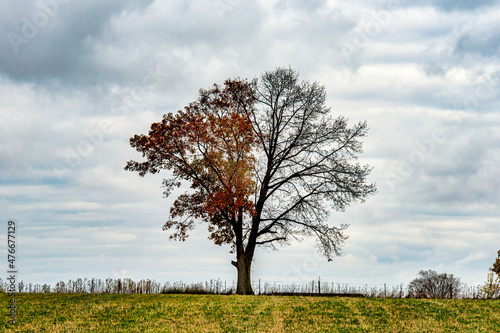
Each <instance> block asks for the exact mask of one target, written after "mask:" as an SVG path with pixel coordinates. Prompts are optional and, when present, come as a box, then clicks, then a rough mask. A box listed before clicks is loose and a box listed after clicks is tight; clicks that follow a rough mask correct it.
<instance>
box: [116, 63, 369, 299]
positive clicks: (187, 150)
mask: <svg viewBox="0 0 500 333" xmlns="http://www.w3.org/2000/svg"><path fill="white" fill-rule="evenodd" d="M325 102H326V89H325V87H323V86H321V85H320V84H318V83H316V82H314V83H310V82H307V81H303V82H300V81H299V80H298V74H297V72H296V71H294V70H292V69H286V68H278V69H276V70H274V71H270V72H266V73H264V74H263V75H262V76H261V77H260V78H258V79H254V80H253V81H250V82H249V81H247V80H243V79H228V80H226V81H225V83H224V86H223V87H221V86H219V85H217V84H215V85H214V86H213V87H212V88H211V89H208V90H203V89H202V90H200V94H199V98H198V99H197V100H196V101H195V102H192V103H191V104H189V105H188V106H186V107H185V108H184V109H183V110H180V111H178V112H177V113H176V114H175V115H174V114H172V113H169V114H167V115H164V116H163V120H162V121H161V122H158V123H154V124H152V125H151V130H150V131H149V134H148V135H144V134H141V135H135V136H134V137H132V138H131V140H130V144H131V146H132V147H134V148H135V149H137V150H138V151H139V152H141V153H142V154H143V157H145V159H146V160H145V161H143V162H136V161H129V162H128V163H127V166H126V167H125V169H126V170H130V171H137V172H139V174H140V175H141V176H144V175H145V174H146V173H157V172H159V171H161V170H162V169H165V170H170V171H171V177H169V178H167V179H165V180H164V182H163V185H164V187H165V194H166V195H169V194H170V193H171V191H172V190H173V189H174V188H175V187H179V186H180V185H181V181H187V182H189V183H190V184H191V189H192V190H191V191H190V192H186V193H184V194H182V195H180V196H178V197H177V199H176V200H175V202H174V203H173V205H172V207H171V209H170V218H169V220H168V221H167V222H166V223H165V225H164V227H163V228H164V229H173V230H174V232H173V234H172V235H171V238H173V239H179V240H185V239H186V237H187V236H188V232H189V230H191V229H192V228H193V226H194V223H195V221H196V220H198V221H203V222H206V223H208V230H209V233H210V236H209V238H210V239H212V240H213V241H214V243H215V244H219V245H221V244H230V245H232V248H233V250H234V251H235V252H236V259H237V260H236V261H233V262H232V263H233V265H234V266H236V267H237V269H238V284H237V292H238V293H241V294H251V293H253V291H252V287H251V284H250V266H251V262H252V259H253V256H254V252H255V248H256V247H257V246H271V247H274V246H275V245H276V244H288V243H289V242H290V241H291V240H293V239H301V238H303V237H307V236H314V237H316V239H317V243H318V247H319V250H320V251H321V252H322V253H323V254H324V255H325V256H326V257H327V258H328V259H329V260H331V258H332V257H333V256H334V255H340V254H341V247H342V245H343V244H344V242H345V240H346V238H347V237H348V236H347V235H346V234H345V230H346V228H347V224H342V225H340V226H331V225H330V224H329V223H328V222H329V221H328V215H329V212H330V211H331V210H332V209H336V210H344V209H345V208H346V207H347V206H348V205H350V204H351V203H353V202H358V201H360V202H362V201H364V199H365V198H366V197H367V196H369V195H371V194H373V193H375V192H376V187H375V184H368V183H367V179H366V178H367V176H368V175H369V174H370V171H371V168H370V167H369V166H367V165H364V166H362V165H360V164H359V163H358V162H357V161H356V159H357V155H358V154H360V153H361V152H362V143H361V141H360V139H361V138H363V137H365V136H366V134H367V131H368V127H367V124H366V122H359V123H357V124H355V125H354V126H352V127H349V126H348V123H347V119H346V118H345V117H343V116H338V117H336V118H334V117H333V116H332V115H331V110H330V108H328V107H326V106H325Z"/></svg>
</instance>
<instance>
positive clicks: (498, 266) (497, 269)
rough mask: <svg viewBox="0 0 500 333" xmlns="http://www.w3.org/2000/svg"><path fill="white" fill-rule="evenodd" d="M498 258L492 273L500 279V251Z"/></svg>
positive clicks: (491, 269)
mask: <svg viewBox="0 0 500 333" xmlns="http://www.w3.org/2000/svg"><path fill="white" fill-rule="evenodd" d="M497 254H498V256H497V258H496V259H495V262H494V263H493V267H491V268H490V271H492V272H493V273H495V274H496V275H498V276H499V277H500V250H498V252H497Z"/></svg>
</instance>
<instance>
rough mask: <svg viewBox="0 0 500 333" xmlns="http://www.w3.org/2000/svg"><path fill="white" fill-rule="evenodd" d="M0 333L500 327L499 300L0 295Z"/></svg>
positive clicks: (499, 329) (466, 329) (483, 329)
mask: <svg viewBox="0 0 500 333" xmlns="http://www.w3.org/2000/svg"><path fill="white" fill-rule="evenodd" d="M0 300H1V309H0V314H1V316H2V318H3V322H2V323H1V325H0V331H1V332H55V333H57V332H72V333H73V332H449V331H454V332H488V333H491V332H500V300H494V301H488V300H415V299H394V298H392V299H382V298H347V297H331V298H326V297H286V296H248V297H244V296H235V295H232V296H223V295H161V294H160V295H144V294H143V295H138V294H16V311H17V324H16V325H15V326H12V325H10V324H9V323H8V313H9V308H8V306H9V296H8V295H7V294H5V293H2V294H0Z"/></svg>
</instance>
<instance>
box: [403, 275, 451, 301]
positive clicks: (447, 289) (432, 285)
mask: <svg viewBox="0 0 500 333" xmlns="http://www.w3.org/2000/svg"><path fill="white" fill-rule="evenodd" d="M418 275H419V276H420V277H417V278H416V279H415V280H413V281H411V282H410V284H409V285H408V289H409V293H410V294H411V297H415V298H453V296H455V297H456V296H457V295H458V293H459V292H460V279H459V278H456V277H454V276H453V274H447V273H443V274H438V273H437V272H436V271H433V270H428V271H420V272H419V273H418Z"/></svg>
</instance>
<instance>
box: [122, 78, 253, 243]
mask: <svg viewBox="0 0 500 333" xmlns="http://www.w3.org/2000/svg"><path fill="white" fill-rule="evenodd" d="M254 103H255V97H254V95H253V90H252V89H251V86H250V84H248V83H246V82H242V81H238V80H227V81H226V82H225V84H224V88H222V89H221V87H219V86H218V85H214V86H213V88H212V89H210V90H201V91H200V98H199V99H198V100H197V101H196V102H193V103H191V104H189V105H188V106H187V107H185V108H184V110H180V111H178V112H177V113H176V114H175V115H173V114H171V113H169V114H167V115H165V116H164V117H163V120H162V122H159V123H154V124H152V125H151V130H150V132H149V135H148V136H145V135H136V136H134V137H133V138H132V139H131V141H130V142H131V145H132V146H133V147H136V149H138V150H139V151H141V152H142V153H143V155H144V156H145V157H147V161H146V162H142V163H138V162H134V161H130V162H129V163H128V164H127V167H126V169H128V170H133V171H139V173H140V174H141V175H144V174H145V173H147V172H151V173H156V172H158V171H159V170H160V169H170V170H172V172H173V174H174V176H175V178H174V179H170V180H165V181H164V186H165V188H166V190H165V193H166V195H168V194H169V193H170V192H171V191H172V189H173V188H174V187H178V186H180V180H186V181H189V182H190V183H191V188H192V189H194V192H193V193H189V194H188V193H185V194H182V195H180V196H179V197H178V198H177V199H176V200H175V202H174V204H173V206H172V208H171V210H170V220H169V221H168V222H167V223H165V225H164V227H163V228H164V229H171V228H175V229H176V232H175V233H174V234H172V236H171V238H173V239H180V240H185V239H186V238H187V231H188V230H190V229H192V227H193V223H194V221H193V220H194V219H202V220H205V221H207V222H209V231H210V233H211V234H210V237H209V238H210V239H213V240H214V242H215V243H216V244H219V245H220V244H223V243H229V244H232V243H233V241H234V232H233V228H232V225H233V224H235V223H237V220H238V218H239V217H240V216H242V215H247V216H252V215H253V214H254V203H253V201H252V200H251V196H252V195H253V194H254V192H255V181H254V179H253V170H254V165H255V158H254V157H253V156H252V150H253V148H254V146H255V144H256V142H257V141H256V140H257V139H256V135H255V134H254V131H253V128H252V124H251V121H250V119H249V117H248V112H249V111H250V109H251V108H252V107H253V104H254ZM181 217H185V219H184V220H178V218H181Z"/></svg>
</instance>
